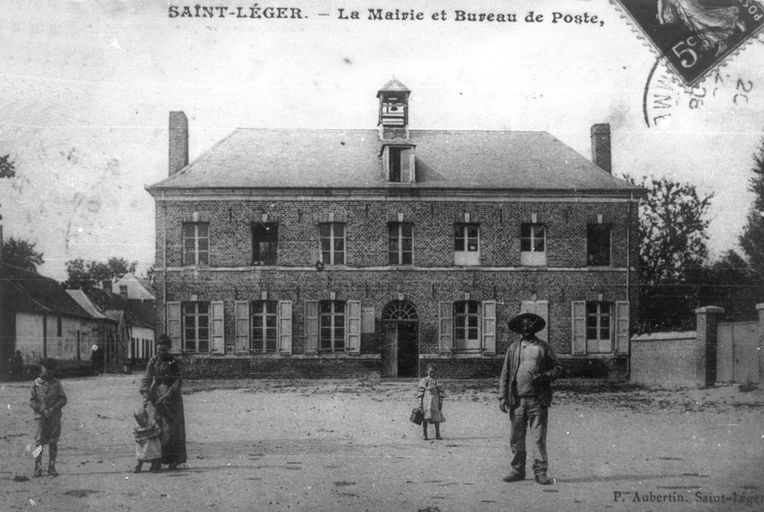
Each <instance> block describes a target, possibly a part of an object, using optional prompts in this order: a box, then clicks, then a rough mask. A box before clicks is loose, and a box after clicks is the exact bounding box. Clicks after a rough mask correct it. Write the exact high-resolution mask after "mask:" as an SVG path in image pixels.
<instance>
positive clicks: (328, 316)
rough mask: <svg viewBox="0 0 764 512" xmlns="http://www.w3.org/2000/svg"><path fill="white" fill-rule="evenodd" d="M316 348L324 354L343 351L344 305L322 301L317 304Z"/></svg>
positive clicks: (331, 301)
mask: <svg viewBox="0 0 764 512" xmlns="http://www.w3.org/2000/svg"><path fill="white" fill-rule="evenodd" d="M318 336H319V342H318V348H319V350H321V351H326V352H343V351H344V350H345V303H344V302H343V301H339V300H322V301H321V302H320V303H319V333H318Z"/></svg>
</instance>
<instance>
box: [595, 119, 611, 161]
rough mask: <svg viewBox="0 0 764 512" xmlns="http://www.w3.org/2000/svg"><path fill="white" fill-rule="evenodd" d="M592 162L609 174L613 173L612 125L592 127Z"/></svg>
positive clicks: (601, 124) (600, 124) (602, 124)
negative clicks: (611, 158) (611, 150)
mask: <svg viewBox="0 0 764 512" xmlns="http://www.w3.org/2000/svg"><path fill="white" fill-rule="evenodd" d="M592 162H594V163H595V164H597V165H599V166H600V167H602V168H603V169H605V170H606V171H607V172H610V173H612V165H611V161H610V125H609V124H608V123H598V124H594V125H592Z"/></svg>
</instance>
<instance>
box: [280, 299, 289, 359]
mask: <svg viewBox="0 0 764 512" xmlns="http://www.w3.org/2000/svg"><path fill="white" fill-rule="evenodd" d="M278 326H279V333H278V337H279V352H280V353H282V354H291V353H292V301H291V300H280V301H279V322H278Z"/></svg>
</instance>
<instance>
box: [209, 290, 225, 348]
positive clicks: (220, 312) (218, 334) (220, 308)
mask: <svg viewBox="0 0 764 512" xmlns="http://www.w3.org/2000/svg"><path fill="white" fill-rule="evenodd" d="M210 307H211V309H212V347H211V349H212V350H211V351H212V352H216V353H221V354H222V353H224V352H225V308H224V304H223V301H222V300H216V301H212V302H211V303H210Z"/></svg>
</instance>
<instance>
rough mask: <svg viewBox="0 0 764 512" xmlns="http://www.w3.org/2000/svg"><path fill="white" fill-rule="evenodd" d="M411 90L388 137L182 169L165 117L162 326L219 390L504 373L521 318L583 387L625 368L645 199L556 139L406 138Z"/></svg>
mask: <svg viewBox="0 0 764 512" xmlns="http://www.w3.org/2000/svg"><path fill="white" fill-rule="evenodd" d="M409 95H410V91H409V89H407V88H406V87H405V86H404V85H403V84H401V83H400V82H398V81H396V80H392V81H390V82H388V83H387V84H386V85H385V86H384V87H383V88H382V89H381V90H380V91H378V93H377V97H378V100H379V114H378V127H377V129H376V130H305V129H299V130H261V129H237V130H236V131H235V132H233V133H232V134H231V135H229V136H228V137H227V138H225V139H224V140H222V141H221V142H220V143H218V144H217V145H215V146H214V147H213V148H212V149H210V150H209V151H207V152H206V153H204V154H203V155H202V156H201V157H199V158H198V159H196V160H195V161H193V162H191V163H188V122H187V119H186V116H185V115H184V114H183V113H182V112H172V113H170V151H169V162H170V169H169V174H170V175H169V177H168V178H167V179H165V180H163V181H161V182H159V183H157V184H155V185H151V186H149V187H147V190H148V192H149V193H150V194H151V195H152V196H153V197H154V199H155V200H156V242H157V253H156V265H155V267H156V278H155V290H156V292H157V316H158V318H157V332H167V333H168V335H169V336H170V337H171V338H172V340H173V351H174V352H178V353H180V352H182V353H183V355H184V358H185V365H186V368H187V373H190V374H192V375H200V376H201V375H209V376H212V375H214V376H233V375H249V376H355V375H363V374H368V373H372V372H376V373H379V374H381V375H382V376H387V377H395V376H400V377H407V376H416V375H417V374H418V372H419V371H421V368H423V366H424V365H425V364H426V363H427V362H431V361H435V362H437V364H438V367H439V373H440V374H441V375H442V376H446V377H468V376H485V375H496V374H497V372H498V371H499V370H498V369H499V368H500V365H501V360H502V356H503V353H504V351H505V350H506V347H507V346H508V343H509V342H510V341H511V336H513V334H512V333H509V332H508V331H507V329H506V322H507V321H508V320H509V319H510V318H511V317H512V316H514V315H516V314H517V313H519V312H521V311H534V312H536V313H538V314H540V315H542V316H543V317H545V318H546V319H547V322H548V327H547V329H545V331H544V332H543V333H541V335H540V336H541V337H542V338H546V339H548V340H549V341H550V343H551V344H552V345H553V346H554V348H555V349H556V351H557V352H558V353H559V354H560V356H561V358H562V359H563V363H564V364H565V365H566V366H567V367H568V369H569V370H570V371H571V374H573V375H587V374H589V375H594V374H598V375H603V374H607V373H609V374H613V373H623V372H624V371H625V370H626V368H627V361H628V353H629V320H630V318H632V319H633V318H634V315H635V312H636V306H637V305H636V298H637V289H636V286H637V279H636V277H637V276H636V271H635V270H634V269H633V268H631V269H630V267H631V266H632V262H634V261H635V260H636V256H637V249H638V239H637V201H638V199H639V196H640V195H641V194H642V193H643V190H642V189H639V188H636V187H634V186H632V185H630V184H628V183H626V182H625V181H623V180H621V179H618V178H615V177H613V176H612V175H611V172H610V167H611V166H610V129H609V126H608V125H606V124H597V125H594V126H593V127H592V131H591V137H592V156H593V160H594V161H595V162H596V163H597V165H595V164H593V163H592V162H591V161H589V160H587V159H585V158H583V157H582V156H581V155H579V154H578V153H576V152H575V151H573V150H572V149H571V148H569V147H568V146H566V145H565V144H563V143H562V142H560V141H559V140H557V139H555V138H554V137H553V136H551V135H550V134H548V133H546V132H516V131H512V132H510V131H442V130H413V129H409V126H408V112H409V102H408V100H409Z"/></svg>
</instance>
